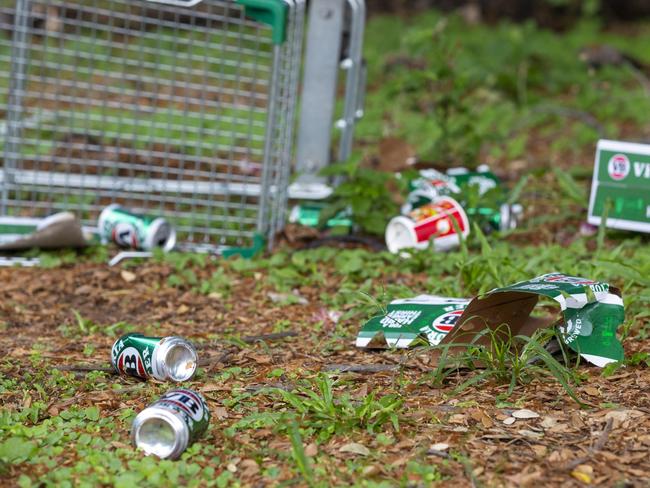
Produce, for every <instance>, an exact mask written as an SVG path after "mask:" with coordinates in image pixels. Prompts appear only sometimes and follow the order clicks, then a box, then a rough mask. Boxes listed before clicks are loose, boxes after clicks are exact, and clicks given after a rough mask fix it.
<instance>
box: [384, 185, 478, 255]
mask: <svg viewBox="0 0 650 488" xmlns="http://www.w3.org/2000/svg"><path fill="white" fill-rule="evenodd" d="M457 230H459V231H460V234H458V232H457ZM468 234H469V220H468V219H467V214H466V213H465V210H463V207H462V206H461V205H460V204H459V203H458V202H457V201H456V200H454V199H453V198H451V197H440V198H438V199H437V200H436V201H435V202H431V203H429V204H427V205H423V206H422V207H418V208H416V209H414V210H413V211H412V212H410V213H409V214H408V215H399V216H397V217H393V218H392V219H391V221H390V222H389V223H388V226H387V227H386V234H385V237H386V246H387V247H388V250H389V251H390V252H392V253H397V252H399V251H401V250H402V249H410V248H415V249H426V248H427V247H428V246H429V243H430V242H431V241H433V246H434V249H435V250H436V251H448V250H450V249H453V248H454V247H456V246H458V245H459V244H460V240H461V236H462V238H463V239H464V238H466V237H467V235H468Z"/></svg>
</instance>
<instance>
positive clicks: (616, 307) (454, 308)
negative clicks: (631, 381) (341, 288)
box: [356, 273, 624, 367]
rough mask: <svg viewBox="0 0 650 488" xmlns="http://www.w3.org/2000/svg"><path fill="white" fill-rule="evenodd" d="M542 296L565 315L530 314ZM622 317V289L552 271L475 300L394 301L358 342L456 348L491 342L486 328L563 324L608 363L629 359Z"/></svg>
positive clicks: (567, 339) (593, 357)
mask: <svg viewBox="0 0 650 488" xmlns="http://www.w3.org/2000/svg"><path fill="white" fill-rule="evenodd" d="M543 296H545V297H548V298H551V299H553V300H554V301H555V302H556V303H558V304H559V305H560V311H561V317H556V318H547V319H540V318H535V317H532V316H531V314H532V312H533V310H534V309H535V307H536V306H537V304H538V302H539V299H540V298H541V297H543ZM454 300H455V301H456V303H452V301H454ZM463 303H465V304H466V305H463ZM453 317H455V320H452V318H453ZM623 320H624V309H623V300H622V298H621V292H620V290H618V289H616V288H613V287H610V286H609V285H608V284H607V283H601V282H597V281H592V280H589V279H586V278H580V277H573V276H569V275H566V274H562V273H548V274H545V275H542V276H539V277H537V278H533V279H532V280H528V281H522V282H519V283H515V284H513V285H511V286H508V287H504V288H497V289H494V290H492V291H490V292H488V293H486V294H484V295H482V296H478V297H475V298H473V299H472V300H466V299H452V298H445V297H435V296H427V295H420V296H419V297H415V298H413V299H407V300H396V301H393V302H391V303H390V304H389V306H388V309H387V312H386V314H384V315H382V316H379V317H373V318H372V319H370V320H369V321H368V322H367V323H366V324H365V325H364V326H363V327H362V329H361V331H360V332H359V335H358V336H357V341H356V345H357V346H358V347H365V348H380V347H395V348H407V347H410V346H412V345H417V344H421V343H424V344H429V345H432V346H445V345H448V346H449V349H451V350H452V351H453V350H454V349H456V350H459V349H464V348H465V347H466V346H464V345H463V344H468V343H474V344H477V345H485V346H487V345H489V343H490V337H489V334H484V333H483V334H482V332H483V331H485V330H487V329H489V330H492V331H493V332H494V333H496V334H498V335H499V334H502V335H507V334H510V335H511V336H517V335H524V336H528V337H530V336H532V335H533V333H534V332H535V331H536V330H539V329H542V328H549V327H553V326H554V325H556V324H560V325H559V326H558V329H559V331H560V337H561V338H562V339H563V341H564V343H565V344H566V345H567V346H568V347H569V348H570V349H572V350H573V351H575V352H577V353H578V354H580V355H581V356H582V357H583V358H584V359H585V360H587V361H589V362H590V363H592V364H594V365H596V366H599V367H604V366H605V365H607V364H609V363H612V362H617V361H622V360H623V358H624V354H623V347H622V345H621V343H620V342H619V340H618V339H617V338H616V330H617V328H618V326H619V325H620V324H621V323H622V322H623ZM504 325H506V326H507V329H505V328H504V327H503V326H504ZM454 344H459V346H458V347H457V348H456V347H454Z"/></svg>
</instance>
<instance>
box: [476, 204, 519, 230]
mask: <svg viewBox="0 0 650 488" xmlns="http://www.w3.org/2000/svg"><path fill="white" fill-rule="evenodd" d="M465 210H466V212H467V216H468V218H469V219H470V220H471V221H472V222H477V223H478V224H479V227H480V228H481V230H482V231H483V232H484V233H485V234H489V233H490V232H492V231H500V232H505V231H508V230H514V229H516V228H517V227H518V226H519V223H520V222H521V218H522V215H523V213H524V207H522V206H521V205H520V204H518V203H515V204H512V205H510V204H508V203H503V204H501V205H500V206H499V208H496V209H495V208H492V207H477V208H467V209H465Z"/></svg>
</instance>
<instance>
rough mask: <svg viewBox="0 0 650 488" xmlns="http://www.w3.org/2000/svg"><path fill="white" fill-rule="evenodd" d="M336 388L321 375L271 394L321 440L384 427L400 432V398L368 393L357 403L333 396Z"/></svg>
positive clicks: (274, 390) (347, 396)
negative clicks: (305, 382) (350, 432)
mask: <svg viewBox="0 0 650 488" xmlns="http://www.w3.org/2000/svg"><path fill="white" fill-rule="evenodd" d="M335 386H336V383H335V381H334V380H333V379H332V377H331V376H329V375H326V374H322V373H321V374H319V375H318V376H317V377H316V378H314V379H313V380H312V381H311V382H310V383H309V384H307V385H306V386H300V387H298V388H296V390H295V391H286V390H282V389H272V390H270V391H271V392H272V393H273V394H274V395H275V396H276V397H277V398H278V399H279V400H281V401H282V402H283V403H285V404H287V405H288V406H289V407H291V409H292V412H293V413H294V414H295V415H297V417H298V418H299V419H300V420H302V421H304V422H306V424H305V425H306V427H308V428H309V429H312V430H314V431H315V432H317V433H318V437H319V438H320V439H322V440H325V439H328V438H329V437H331V436H332V435H334V434H340V433H344V432H348V431H351V430H354V429H357V428H362V429H366V430H367V431H368V432H369V433H374V432H377V431H378V430H379V429H380V428H381V427H383V426H384V425H385V424H390V425H391V426H392V427H393V428H394V429H395V430H399V412H400V410H401V408H402V403H403V400H402V399H401V398H400V397H398V396H396V395H384V396H382V397H379V398H377V396H376V394H375V393H374V392H371V393H370V394H368V395H367V396H365V397H364V398H363V399H361V400H358V401H357V400H353V399H352V398H351V396H350V395H349V394H348V393H343V394H340V395H339V394H336V393H335Z"/></svg>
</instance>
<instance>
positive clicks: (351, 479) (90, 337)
mask: <svg viewBox="0 0 650 488" xmlns="http://www.w3.org/2000/svg"><path fill="white" fill-rule="evenodd" d="M217 266H219V264H218V261H215V264H211V265H210V266H208V267H206V269H204V270H202V271H201V272H203V273H209V272H210V271H211V270H213V269H216V267H217ZM320 271H321V272H323V273H324V280H323V285H322V287H321V288H320V289H314V288H309V287H304V288H302V289H300V290H299V291H300V294H301V295H302V296H303V297H304V298H306V299H307V301H308V303H307V304H292V305H283V304H275V303H273V302H272V301H271V300H270V299H269V295H268V291H269V288H268V287H267V285H266V284H265V280H266V275H265V273H263V272H261V273H255V274H254V275H253V276H251V277H242V278H239V279H237V278H236V279H234V281H233V283H232V292H231V294H230V296H229V297H227V298H221V297H219V296H218V294H212V295H211V296H204V295H200V294H197V293H193V292H191V291H184V290H182V289H180V290H179V289H177V288H172V287H169V286H167V285H166V279H167V278H168V277H169V276H170V274H171V273H172V270H171V268H170V267H169V266H168V265H166V264H158V263H153V262H150V263H147V264H145V265H142V266H139V267H134V268H129V269H126V270H125V269H123V268H119V267H115V268H109V267H108V266H106V265H100V264H90V263H88V264H78V265H74V266H63V267H60V268H54V269H7V268H5V269H0V297H1V300H0V324H4V326H3V327H4V329H3V330H2V334H0V347H1V348H2V350H3V351H5V353H4V355H5V356H4V366H3V369H4V373H5V377H6V378H18V379H20V378H21V377H24V375H25V374H26V373H27V372H30V371H33V370H34V368H35V367H36V366H34V365H35V364H36V363H35V362H34V361H33V354H34V351H33V348H34V347H35V345H38V346H39V348H38V349H39V350H40V351H41V352H40V355H39V359H40V360H41V361H44V363H39V364H40V365H41V366H38V367H43V366H42V365H43V364H49V365H51V367H62V366H64V365H68V366H70V365H72V366H73V368H72V369H74V366H75V365H77V366H78V365H80V364H83V365H94V366H98V367H100V368H101V367H106V366H107V365H108V364H107V363H108V359H109V354H110V347H111V344H112V342H113V341H114V338H111V337H108V336H107V335H105V334H104V333H102V329H103V328H104V327H106V326H108V325H109V324H114V323H118V322H128V323H129V324H133V325H135V326H141V327H142V328H143V330H144V331H147V332H149V333H155V334H156V335H160V336H164V335H172V334H174V335H183V336H186V337H189V338H190V339H192V340H193V341H195V342H196V343H197V344H204V346H199V347H200V354H201V358H202V364H203V365H204V368H205V374H202V375H201V379H200V380H196V381H193V382H192V383H191V387H194V388H196V389H198V390H199V391H201V392H203V393H204V395H205V396H206V397H207V399H208V401H209V406H210V409H211V411H212V414H213V420H212V426H211V428H210V431H209V433H208V435H207V436H206V438H205V439H204V440H203V441H202V442H203V443H204V444H207V445H208V446H209V448H210V449H211V450H212V451H213V452H214V453H216V454H217V455H219V456H220V459H226V460H228V461H229V463H228V464H227V466H228V470H230V471H231V472H233V473H234V474H235V477H236V479H238V480H239V482H240V483H242V484H243V485H245V486H264V485H266V484H277V483H280V484H283V482H289V481H290V480H291V479H292V478H294V477H295V476H296V473H295V471H292V470H291V469H289V468H288V467H287V465H288V464H290V462H289V463H287V461H286V460H284V461H283V458H282V457H278V456H279V454H277V453H282V452H287V451H288V450H290V443H289V440H288V438H287V437H286V436H278V435H276V434H274V432H273V430H272V429H270V428H266V427H265V428H259V429H252V430H243V431H240V432H239V433H238V434H237V435H236V436H235V437H234V438H231V437H226V436H224V434H223V430H224V429H225V428H226V427H228V426H229V425H232V424H234V423H235V422H237V421H238V420H240V419H241V418H242V417H243V416H245V414H246V413H247V412H250V411H253V410H255V409H257V408H259V409H260V410H264V409H273V408H275V406H274V405H275V404H274V403H273V401H272V400H271V399H269V397H268V396H265V395H255V394H254V393H255V392H256V391H259V390H260V389H261V388H263V387H264V386H280V387H282V388H291V386H292V379H291V378H293V377H295V375H298V376H300V377H309V376H313V375H314V374H316V373H317V372H318V371H324V370H327V369H331V368H332V367H333V366H332V365H336V364H346V365H351V364H352V365H357V364H377V365H389V366H387V367H385V368H384V369H386V371H380V372H374V373H353V372H345V373H340V375H339V377H340V378H341V379H342V380H343V382H342V383H341V386H339V387H338V388H340V390H341V391H342V390H345V391H348V392H350V393H351V394H352V396H353V397H354V398H363V397H364V396H366V395H367V394H368V392H370V391H381V392H382V393H391V392H399V393H401V394H402V395H403V396H404V398H405V410H404V413H403V414H402V415H401V417H400V430H399V431H398V432H392V434H391V435H390V436H392V438H389V440H388V441H387V440H386V439H385V438H379V436H373V435H369V434H367V433H365V432H363V431H361V432H356V433H355V434H354V436H353V437H354V438H353V439H351V438H350V437H349V436H347V435H342V436H341V435H337V436H334V437H332V438H331V439H330V440H328V441H327V442H325V443H321V444H319V445H316V444H314V442H308V441H306V446H305V452H306V453H307V455H308V456H309V457H310V458H312V459H313V460H314V462H316V463H319V464H320V465H322V469H324V470H325V471H326V473H327V476H328V478H329V482H330V484H332V485H334V484H337V485H346V484H352V483H356V484H360V483H365V482H370V481H371V480H377V481H380V480H382V479H383V480H397V479H402V480H404V481H406V482H407V483H408V482H409V481H410V482H413V483H416V484H417V483H420V484H422V483H423V482H424V483H425V485H426V480H427V478H426V476H424V475H422V474H421V473H419V474H418V471H417V469H415V468H414V467H413V466H414V463H415V464H416V465H418V466H434V467H435V468H436V470H437V472H438V473H439V474H441V475H442V476H443V477H444V479H445V481H443V482H442V485H446V486H532V485H535V484H537V485H540V486H558V487H559V486H562V487H564V486H588V485H599V486H620V487H623V486H630V487H631V486H634V487H642V486H650V458H649V457H648V452H649V450H650V394H649V390H648V388H649V386H648V385H650V371H648V369H647V368H646V369H643V368H640V367H627V368H623V369H621V370H618V371H617V372H616V373H615V374H614V375H613V376H609V377H603V376H602V375H601V370H599V369H597V368H594V367H589V366H581V372H582V373H583V375H584V378H583V381H582V382H581V385H580V386H578V387H577V392H578V393H579V395H580V397H581V398H582V400H583V401H584V402H585V403H586V404H588V405H587V406H586V407H584V408H580V406H579V405H578V404H576V403H575V402H574V401H573V400H571V399H570V398H569V397H568V396H567V395H566V393H565V392H564V391H563V390H562V388H561V386H560V385H559V384H558V383H556V382H554V381H551V380H550V379H548V380H546V381H544V382H542V381H535V382H533V383H532V384H529V385H527V386H525V387H518V388H517V389H516V390H515V393H514V394H513V395H512V397H510V399H509V400H508V402H510V403H509V404H508V405H505V406H504V405H499V403H498V402H496V401H495V398H496V396H497V395H498V394H499V393H503V392H504V391H505V390H506V387H505V386H494V385H490V384H487V385H481V386H480V387H478V388H475V387H471V388H468V389H466V390H464V391H463V392H461V393H458V394H456V393H454V394H453V395H452V394H451V390H452V389H453V386H454V385H457V382H455V381H452V382H451V383H452V384H450V385H446V386H443V387H439V386H434V385H432V384H431V383H430V382H429V383H428V382H427V381H425V380H423V378H425V376H426V371H427V370H428V369H429V364H428V361H429V358H428V356H427V355H426V354H422V353H418V351H412V352H394V351H393V352H388V351H384V352H364V351H361V350H358V349H355V347H354V345H353V341H354V336H355V334H356V332H357V329H358V327H359V325H360V324H359V323H358V321H356V320H354V321H349V322H348V323H345V322H344V323H343V324H341V323H339V324H338V326H337V327H343V330H344V331H345V334H344V335H343V336H342V337H336V338H334V339H333V331H334V329H335V323H334V322H333V321H332V318H331V317H330V316H329V315H328V313H327V312H328V310H327V307H326V306H325V305H324V304H323V303H322V300H321V299H320V298H319V297H320V296H321V294H333V293H337V291H338V283H337V280H336V278H335V277H334V276H333V275H332V273H331V272H330V271H331V270H328V269H322V270H320ZM402 279H404V280H406V281H407V282H411V283H413V284H415V283H417V281H418V279H419V277H418V276H405V277H402ZM73 310H76V311H77V312H78V313H79V314H80V315H81V317H83V318H84V319H86V320H87V321H89V322H87V323H89V324H90V323H92V324H93V327H92V328H90V329H89V330H88V331H87V335H84V336H83V337H76V338H75V337H73V338H69V337H68V338H66V337H64V336H63V335H64V333H63V332H64V331H63V329H61V327H60V326H61V325H62V324H75V318H74V314H73ZM95 324H96V325H95ZM73 327H76V326H74V325H73ZM279 331H284V332H285V334H284V337H283V336H282V334H281V335H280V336H269V337H267V340H265V341H263V342H252V343H249V344H243V343H240V344H238V345H235V344H233V343H232V342H227V341H225V340H224V338H225V337H232V336H242V337H244V336H259V335H263V334H272V333H277V332H279ZM292 333H295V335H292ZM248 342H250V341H248ZM88 345H90V346H92V347H94V352H93V353H92V354H88V349H87V347H88ZM85 347H86V349H84V348H85ZM625 347H626V355H628V356H629V355H630V354H632V353H633V352H636V351H641V350H646V351H647V350H648V348H649V347H650V340H645V341H640V340H638V341H633V340H628V341H626V342H625ZM30 357H31V358H32V359H31V360H30ZM235 366H239V367H242V368H249V369H246V370H245V371H247V372H246V373H245V374H241V375H239V376H237V377H231V378H227V377H225V378H224V377H223V376H218V375H219V373H220V372H221V371H224V370H225V369H227V368H232V367H235ZM277 368H281V370H282V371H283V373H282V374H281V375H272V374H270V373H271V372H273V371H274V370H277ZM72 374H75V375H76V376H77V377H78V378H83V376H84V375H85V374H86V373H85V372H80V371H76V372H75V371H73V372H72ZM215 378H220V379H215ZM108 382H109V383H116V384H120V385H123V388H121V389H120V390H118V391H117V392H114V391H112V390H106V389H102V390H100V391H93V390H90V391H86V390H80V391H78V392H77V393H76V394H74V395H73V396H72V397H70V398H62V397H61V395H57V393H56V392H53V393H52V395H51V397H50V399H49V403H48V405H47V412H46V413H45V414H44V415H45V417H47V416H48V415H49V416H55V415H57V414H58V413H59V412H60V411H62V410H64V409H65V408H68V406H70V405H73V404H74V405H80V406H88V405H97V406H99V408H100V409H101V412H102V415H103V416H104V415H109V416H110V415H116V414H117V413H118V412H119V411H120V410H121V409H123V408H127V407H130V408H133V409H134V410H136V411H138V410H139V409H141V408H142V407H144V406H145V404H146V403H147V400H146V399H145V398H143V395H142V390H141V389H138V385H140V384H139V383H138V382H136V381H135V380H132V379H128V378H120V377H117V376H114V377H111V378H110V379H109V380H108ZM154 386H160V387H161V388H162V387H163V385H154ZM160 391H163V390H160ZM241 392H248V393H251V395H250V396H248V398H247V400H246V402H248V403H246V407H245V408H243V409H242V408H237V407H233V406H232V403H229V402H228V401H227V400H229V399H230V398H232V397H234V396H236V395H239V394H241ZM30 395H31V396H35V395H36V393H35V392H31V393H30V394H28V395H26V394H25V393H24V392H23V391H18V390H17V391H15V392H13V393H12V392H5V393H4V394H3V395H2V399H1V402H2V404H3V405H4V406H5V407H6V408H15V407H16V406H17V405H21V404H22V405H23V406H24V405H26V404H28V403H29V402H31V401H32V400H31V397H30ZM147 398H148V397H147ZM522 408H525V409H528V410H531V411H532V412H534V413H535V414H537V416H533V417H534V418H528V419H516V420H515V421H514V422H513V423H510V422H512V420H506V419H509V418H510V419H512V417H511V415H510V414H511V413H512V412H513V411H516V410H519V409H522ZM504 421H505V422H504ZM117 425H118V434H119V436H120V437H121V438H123V443H119V442H118V443H117V444H116V446H114V447H113V448H119V447H125V445H126V444H128V439H129V437H128V429H129V427H130V425H129V424H127V423H121V424H120V423H118V424H117ZM351 440H353V441H354V442H355V443H359V444H362V445H363V446H365V447H366V448H367V450H366V451H364V450H363V449H362V450H361V452H356V453H354V452H347V451H348V450H347V449H343V451H342V450H341V448H342V446H345V445H347V444H349V443H350V442H351ZM441 444H444V445H441ZM436 445H437V446H436ZM432 446H433V447H432ZM262 448H264V453H265V454H264V456H263V457H262V459H261V460H260V461H258V462H257V463H256V462H251V459H252V458H255V457H256V456H257V455H258V454H256V453H259V450H260V449H262ZM111 449H112V448H111ZM357 451H358V449H357ZM351 460H354V462H355V463H357V464H354V465H352V466H357V465H358V466H360V467H359V471H358V472H356V473H355V472H354V470H353V469H351V467H350V466H351V464H350V462H351ZM74 461H75V453H74V450H70V451H69V452H67V453H63V454H62V455H61V458H60V462H61V463H62V464H64V465H65V464H70V463H73V462H74ZM258 463H261V465H262V466H263V465H264V463H267V464H268V463H271V464H278V466H279V467H280V474H279V477H278V478H277V479H276V480H274V481H270V480H268V479H265V477H264V473H263V472H262V471H261V470H260V467H259V466H258ZM359 463H360V464H359ZM225 465H226V463H224V466H225ZM215 468H216V469H218V470H221V469H223V466H221V467H218V466H215ZM46 469H47V468H45V467H44V466H31V465H27V464H19V465H12V466H11V467H10V468H9V471H8V472H7V473H5V475H6V477H5V483H7V484H13V483H14V482H15V480H16V479H17V478H18V476H20V474H23V473H30V475H31V476H34V475H38V473H39V472H43V470H46ZM423 480H424V481H423ZM297 483H298V484H301V482H299V481H297ZM3 484H4V483H3Z"/></svg>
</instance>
